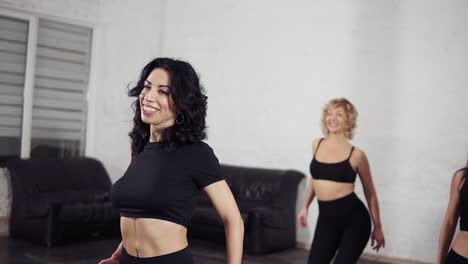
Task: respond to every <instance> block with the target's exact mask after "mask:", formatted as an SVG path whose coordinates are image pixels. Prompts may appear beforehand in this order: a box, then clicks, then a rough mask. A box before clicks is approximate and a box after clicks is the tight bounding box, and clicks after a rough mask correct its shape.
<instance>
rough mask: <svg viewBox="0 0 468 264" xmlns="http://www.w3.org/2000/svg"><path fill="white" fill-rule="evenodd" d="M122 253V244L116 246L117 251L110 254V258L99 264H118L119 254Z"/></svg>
mask: <svg viewBox="0 0 468 264" xmlns="http://www.w3.org/2000/svg"><path fill="white" fill-rule="evenodd" d="M121 252H122V242H120V244H119V245H118V246H117V249H116V250H115V251H114V253H112V256H111V257H110V258H108V259H104V260H101V261H99V264H119V263H120V254H121Z"/></svg>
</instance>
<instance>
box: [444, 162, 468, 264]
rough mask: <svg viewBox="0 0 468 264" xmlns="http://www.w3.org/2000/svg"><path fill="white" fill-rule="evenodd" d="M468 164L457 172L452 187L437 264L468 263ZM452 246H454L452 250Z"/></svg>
mask: <svg viewBox="0 0 468 264" xmlns="http://www.w3.org/2000/svg"><path fill="white" fill-rule="evenodd" d="M467 177H468V163H467V165H466V167H465V168H463V169H460V170H458V171H456V172H455V174H454V175H453V178H452V184H451V185H450V199H449V203H448V207H447V212H446V213H445V218H444V221H443V223H442V226H441V227H440V233H439V248H438V255H437V264H444V263H445V264H459V263H460V264H466V263H468V183H466V178H467ZM458 218H460V232H458V234H457V235H456V236H455V239H454V240H453V242H452V239H453V235H454V233H455V228H456V227H457V221H458ZM450 244H452V246H451V249H450V251H449V248H450Z"/></svg>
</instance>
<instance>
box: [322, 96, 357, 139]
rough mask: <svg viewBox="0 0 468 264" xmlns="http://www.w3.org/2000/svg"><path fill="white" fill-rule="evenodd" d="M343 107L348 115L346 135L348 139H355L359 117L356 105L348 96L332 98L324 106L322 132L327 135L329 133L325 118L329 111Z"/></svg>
mask: <svg viewBox="0 0 468 264" xmlns="http://www.w3.org/2000/svg"><path fill="white" fill-rule="evenodd" d="M340 107H341V108H343V110H344V112H345V115H346V123H347V126H346V132H345V135H346V137H347V138H348V139H353V137H354V130H355V129H356V125H357V124H356V121H357V117H358V113H357V111H356V108H355V107H354V105H353V104H352V103H351V102H350V101H349V100H348V99H346V98H333V99H331V100H330V101H329V102H328V103H327V104H326V105H325V106H324V107H323V111H322V121H321V125H322V132H323V134H324V135H325V136H327V135H328V133H329V131H328V129H327V125H326V121H325V118H326V116H327V113H328V111H329V110H331V109H336V108H340Z"/></svg>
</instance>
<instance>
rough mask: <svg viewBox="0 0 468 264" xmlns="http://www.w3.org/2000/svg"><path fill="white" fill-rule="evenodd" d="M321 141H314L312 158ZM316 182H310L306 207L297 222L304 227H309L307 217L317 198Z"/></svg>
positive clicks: (305, 202)
mask: <svg viewBox="0 0 468 264" xmlns="http://www.w3.org/2000/svg"><path fill="white" fill-rule="evenodd" d="M319 141H320V139H316V140H314V142H313V143H312V156H314V155H315V150H316V149H317V145H318V143H319ZM313 182H314V180H313V179H312V178H311V179H310V180H309V185H307V191H306V196H305V199H304V206H302V209H301V211H300V212H299V214H298V215H297V221H298V222H299V224H300V225H301V226H303V227H306V226H307V217H308V215H309V206H310V204H311V203H312V201H313V200H314V198H315V191H314V185H313V184H314V183H313Z"/></svg>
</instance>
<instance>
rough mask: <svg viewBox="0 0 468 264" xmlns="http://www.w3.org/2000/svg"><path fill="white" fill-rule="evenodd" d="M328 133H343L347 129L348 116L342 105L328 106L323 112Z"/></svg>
mask: <svg viewBox="0 0 468 264" xmlns="http://www.w3.org/2000/svg"><path fill="white" fill-rule="evenodd" d="M325 125H326V128H327V130H328V133H331V134H344V133H345V132H346V131H347V130H348V127H349V125H348V118H347V116H346V112H345V110H344V109H343V107H336V108H330V109H328V111H327V112H326V114H325Z"/></svg>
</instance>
